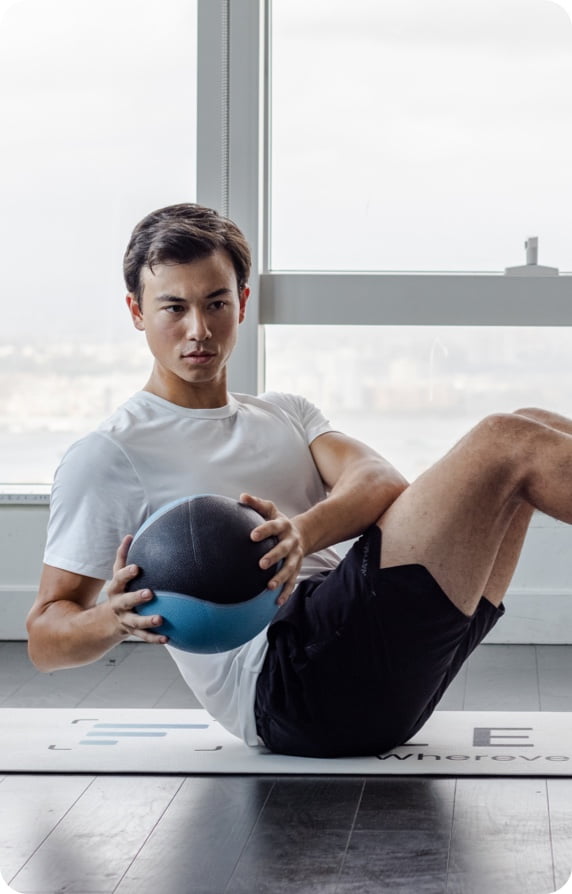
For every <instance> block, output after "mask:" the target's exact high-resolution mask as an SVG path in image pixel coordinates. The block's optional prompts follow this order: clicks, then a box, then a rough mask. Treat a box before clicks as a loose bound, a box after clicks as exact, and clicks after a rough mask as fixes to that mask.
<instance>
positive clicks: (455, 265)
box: [270, 0, 572, 272]
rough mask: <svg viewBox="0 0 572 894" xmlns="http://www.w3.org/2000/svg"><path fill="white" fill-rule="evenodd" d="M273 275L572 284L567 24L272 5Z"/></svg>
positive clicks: (547, 15) (504, 6)
mask: <svg viewBox="0 0 572 894" xmlns="http://www.w3.org/2000/svg"><path fill="white" fill-rule="evenodd" d="M271 34H272V37H271V60H272V90H271V109H272V114H271V119H272V128H271V162H270V169H271V187H270V197H271V215H270V218H271V234H272V235H271V246H270V259H271V261H270V268H271V269H274V270H380V271H430V272H434V271H477V272H486V271H489V272H502V271H503V270H504V268H505V267H507V266H511V265H517V264H521V263H524V261H523V258H524V254H523V251H522V243H523V241H524V239H525V238H527V237H528V236H531V235H538V236H540V240H541V258H540V263H544V264H547V265H552V266H556V267H559V268H560V270H561V271H562V270H568V271H569V270H572V239H571V238H570V232H571V226H570V225H571V217H570V208H571V207H572V176H571V174H570V158H571V157H572V116H571V115H570V114H569V109H570V107H571V101H572V23H571V21H570V17H569V15H568V14H567V13H566V12H565V10H564V8H563V7H562V6H561V5H559V4H557V3H553V2H548V0H407V2H403V0H382V2H380V0H354V2H352V3H348V2H346V0H313V2H312V3H308V2H306V0H274V2H273V3H272V29H271Z"/></svg>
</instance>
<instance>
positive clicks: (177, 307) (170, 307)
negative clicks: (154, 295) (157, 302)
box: [163, 304, 185, 314]
mask: <svg viewBox="0 0 572 894" xmlns="http://www.w3.org/2000/svg"><path fill="white" fill-rule="evenodd" d="M184 309H185V308H184V307H183V305H182V304H166V305H165V307H164V308H163V310H167V311H168V312H169V313H171V314H173V313H181V311H183V310H184Z"/></svg>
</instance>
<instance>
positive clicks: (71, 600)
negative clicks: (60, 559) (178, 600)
mask: <svg viewBox="0 0 572 894" xmlns="http://www.w3.org/2000/svg"><path fill="white" fill-rule="evenodd" d="M130 540H131V538H128V537H126V538H125V539H124V540H123V542H122V543H121V545H120V547H119V549H118V551H117V556H116V559H115V565H114V569H113V579H112V581H111V583H110V584H109V587H108V589H107V596H108V598H107V599H106V600H105V601H103V602H99V603H98V602H97V598H98V596H99V594H100V592H101V590H102V588H103V586H104V583H105V582H104V581H103V580H97V579H96V578H93V577H86V576H84V575H81V574H74V573H72V572H71V571H64V570H63V569H61V568H54V567H53V566H51V565H44V569H43V572H42V577H41V580H40V586H39V592H38V596H37V599H36V601H35V603H34V605H33V606H32V609H31V610H30V613H29V615H28V619H27V628H28V638H29V639H28V653H29V656H30V659H31V661H32V662H33V664H34V665H35V666H36V667H37V668H38V669H39V670H41V671H45V672H47V671H52V670H59V669H62V668H69V667H78V666H79V665H82V664H89V663H90V662H92V661H97V659H98V658H101V657H102V656H103V655H105V654H106V653H107V652H109V651H110V650H111V649H113V648H114V647H115V646H116V645H118V644H119V643H121V642H123V641H124V640H125V639H127V638H128V637H129V636H132V635H135V636H137V637H139V638H140V639H142V640H145V641H146V642H155V643H165V642H166V641H167V640H166V637H164V636H159V635H157V634H155V633H152V632H151V630H149V628H151V627H156V626H158V625H159V624H160V623H161V620H162V619H161V618H160V617H158V616H154V615H151V616H144V615H138V614H137V613H136V612H135V611H134V608H135V606H136V605H138V604H141V603H143V602H146V601H149V600H150V599H151V598H152V594H151V593H150V591H149V590H137V591H134V592H132V593H127V592H125V587H126V585H127V583H128V581H130V580H132V579H133V578H134V577H135V576H136V574H137V570H138V569H137V568H136V567H135V566H126V565H125V559H126V556H127V550H128V548H129V543H130Z"/></svg>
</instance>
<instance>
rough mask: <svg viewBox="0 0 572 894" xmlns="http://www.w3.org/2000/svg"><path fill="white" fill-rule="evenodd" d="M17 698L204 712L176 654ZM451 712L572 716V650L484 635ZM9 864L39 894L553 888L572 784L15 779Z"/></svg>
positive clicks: (45, 679) (19, 669) (63, 679)
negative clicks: (506, 642) (494, 640)
mask: <svg viewBox="0 0 572 894" xmlns="http://www.w3.org/2000/svg"><path fill="white" fill-rule="evenodd" d="M0 706H2V707H9V706H14V707H22V706H30V707H50V706H53V707H77V706H86V707H87V706H90V707H104V706H105V707H121V706H131V707H137V706H140V707H185V706H196V701H195V700H194V698H193V696H192V694H191V693H190V692H189V691H188V689H187V688H186V686H185V685H184V684H183V683H182V682H181V680H180V678H179V677H178V674H177V671H176V668H175V666H174V664H173V663H172V661H171V659H170V658H169V656H168V654H167V653H166V651H165V650H164V649H161V648H154V647H147V646H145V645H139V644H135V643H127V644H124V645H123V646H121V647H120V648H118V649H116V650H115V651H114V652H113V653H111V654H110V656H108V657H107V658H105V659H103V660H101V661H99V662H97V663H95V664H93V665H91V666H89V667H86V668H81V669H76V670H73V671H59V672H57V673H54V674H49V675H42V674H38V673H37V672H36V671H35V670H34V668H33V667H32V666H31V664H30V663H29V661H28V658H27V655H26V651H25V646H24V644H22V643H0ZM440 707H441V708H443V709H448V710H463V709H466V710H483V709H492V710H495V709H507V710H550V711H572V647H566V646H536V647H535V646H497V645H484V646H480V647H479V649H478V650H477V651H476V652H475V654H474V655H473V657H472V658H471V660H470V661H469V663H468V665H467V666H466V668H465V670H464V671H463V673H462V675H461V676H460V677H459V678H458V679H457V680H456V681H455V683H454V684H453V686H452V687H451V689H450V690H449V692H448V693H447V695H446V696H445V699H444V700H443V702H442V703H441V706H440ZM0 873H1V874H2V876H3V878H4V879H5V881H7V882H8V883H9V884H10V886H11V887H12V888H13V889H14V890H15V891H19V892H22V894H23V892H35V894H40V892H42V894H64V892H65V894H88V892H89V894H100V892H101V894H103V892H106V894H107V892H117V894H151V892H153V894H203V892H204V894H207V892H209V894H225V892H229V894H238V892H244V894H266V892H268V894H282V892H296V894H310V892H316V894H318V892H319V894H334V892H335V894H349V892H352V894H369V892H372V894H373V892H375V894H378V892H389V894H400V892H407V894H473V892H475V894H477V892H478V894H497V892H498V894H549V892H553V891H555V890H557V889H558V888H561V887H562V886H563V885H564V884H565V882H566V881H567V880H568V878H569V877H570V875H571V873H572V778H569V779H548V780H546V779H541V778H538V777H536V778H530V779H527V778H513V779H510V778H508V779H499V778H494V779H487V778H483V777H481V778H475V779H471V778H460V779H454V778H445V777H440V778H431V777H423V778H419V777H407V776H403V777H396V776H391V777H386V778H383V777H381V778H377V777H376V778H373V777H366V778H361V777H334V776H332V777H323V776H320V777H312V776H304V777H268V776H264V777H258V778H257V777H248V776H214V777H187V778H184V777H148V776H145V777H141V776H123V777H121V776H115V777H109V776H100V777H97V776H42V775H36V776H31V775H7V776H4V777H2V776H0Z"/></svg>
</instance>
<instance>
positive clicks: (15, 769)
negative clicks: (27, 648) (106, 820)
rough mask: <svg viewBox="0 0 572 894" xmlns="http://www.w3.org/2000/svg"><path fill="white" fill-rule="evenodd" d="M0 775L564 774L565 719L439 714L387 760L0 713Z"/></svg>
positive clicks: (118, 712)
mask: <svg viewBox="0 0 572 894" xmlns="http://www.w3.org/2000/svg"><path fill="white" fill-rule="evenodd" d="M0 730H1V732H0V772H3V773H60V774H61V773H89V774H103V773H116V774H127V773H139V774H149V775H156V774H158V775H173V774H175V775H187V774H199V773H205V774H216V773H223V774H242V773H246V774H252V775H258V774H277V775H279V774H293V775H296V774H298V775H303V774H330V775H337V774H357V775H387V774H399V775H409V774H414V775H431V776H433V775H442V776H477V775H478V776H570V775H572V713H566V712H522V711H515V712H511V711H437V712H436V713H435V714H434V715H433V716H432V717H431V718H430V719H429V721H428V722H427V723H426V724H425V726H424V727H423V729H421V730H420V731H419V733H417V735H416V736H414V737H413V739H412V740H411V741H410V742H407V743H406V744H404V745H401V746H400V747H398V748H394V749H392V750H391V751H389V752H387V753H385V754H378V755H372V756H371V757H357V758H335V759H322V758H319V759H318V758H301V757H289V756H285V755H279V754H271V753H270V752H268V751H267V750H266V749H265V748H263V747H258V748H249V747H248V746H246V745H244V743H243V742H241V741H240V740H239V739H237V738H235V737H234V736H232V735H231V734H230V733H228V732H226V731H225V730H224V729H223V727H221V726H220V724H219V723H217V722H216V721H214V720H213V719H212V717H211V716H210V715H209V714H208V713H207V712H206V711H203V710H201V709H184V710H181V709H176V710H175V709H173V710H170V709H158V708H155V709H153V708H147V709H139V708H131V709H116V708H108V709H100V708H95V709H94V708H91V709H90V708H86V707H82V708H77V709H60V708H2V709H0Z"/></svg>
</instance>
